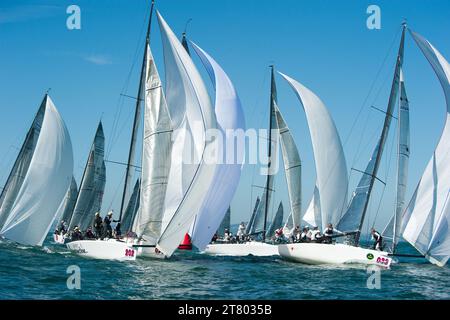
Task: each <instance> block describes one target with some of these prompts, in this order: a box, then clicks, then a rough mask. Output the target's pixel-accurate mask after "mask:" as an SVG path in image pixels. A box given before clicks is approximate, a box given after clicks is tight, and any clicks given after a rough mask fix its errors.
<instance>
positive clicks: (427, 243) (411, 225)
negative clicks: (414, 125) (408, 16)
mask: <svg viewBox="0 0 450 320" xmlns="http://www.w3.org/2000/svg"><path fill="white" fill-rule="evenodd" d="M411 35H412V37H413V38H414V40H415V41H416V43H417V45H418V46H419V48H420V49H421V51H422V53H423V54H424V55H425V57H426V58H427V60H428V62H429V63H430V65H431V66H432V68H433V70H434V72H435V73H436V75H437V77H438V79H439V82H440V83H441V86H442V89H443V91H444V95H445V101H446V105H447V113H446V122H445V126H444V129H443V131H442V135H441V138H440V140H439V143H438V145H437V147H436V149H435V151H434V153H433V157H432V158H431V160H430V162H429V163H428V165H427V167H426V169H425V172H424V173H423V175H422V177H421V179H420V182H419V184H418V186H417V188H416V190H415V192H414V195H413V197H412V199H411V202H410V203H409V205H408V207H407V208H406V210H405V213H404V216H403V221H404V231H403V237H404V238H405V239H406V240H407V241H408V242H409V243H411V244H412V245H413V246H414V247H415V248H416V249H417V250H418V251H419V252H420V253H422V254H423V255H425V257H426V258H427V259H428V260H429V261H430V262H432V263H434V264H436V265H439V266H444V265H445V264H446V263H447V261H448V259H449V257H450V232H449V227H448V226H449V225H450V204H449V192H450V191H449V190H450V152H449V150H450V65H449V63H448V62H447V60H446V59H445V58H444V57H443V56H442V55H441V53H440V52H439V51H437V50H436V48H434V47H433V46H432V45H431V43H430V42H428V41H427V40H426V39H425V38H423V37H422V36H420V35H419V34H417V33H414V32H411Z"/></svg>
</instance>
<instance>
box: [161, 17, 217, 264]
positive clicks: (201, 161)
mask: <svg viewBox="0 0 450 320" xmlns="http://www.w3.org/2000/svg"><path fill="white" fill-rule="evenodd" d="M157 15H158V21H159V25H160V28H161V35H162V39H163V43H164V57H165V62H166V70H168V68H169V67H170V68H173V71H176V72H175V73H177V76H178V81H179V82H177V84H178V86H181V90H178V91H180V92H182V94H181V95H178V96H177V95H175V96H171V95H169V83H168V84H167V88H166V92H167V103H168V105H169V107H171V106H172V104H174V103H175V104H176V103H182V104H183V105H184V106H185V119H186V120H187V122H188V123H187V124H188V125H189V126H188V127H189V128H190V129H191V131H190V134H191V143H192V146H191V147H192V148H189V147H190V146H189V144H186V143H185V148H189V150H188V151H190V152H189V154H188V155H189V156H190V158H194V159H193V160H194V163H193V164H191V165H189V169H188V170H187V173H186V174H185V172H183V176H182V179H183V185H184V186H183V188H184V187H186V189H185V192H184V195H183V198H182V199H181V202H180V204H179V206H178V207H177V208H176V210H175V212H165V213H164V215H163V221H162V227H163V232H162V234H161V237H160V238H159V239H158V243H157V248H158V250H160V251H162V252H163V253H164V254H165V255H166V256H168V257H170V256H171V255H172V253H173V252H174V251H175V250H176V248H177V247H178V245H179V244H180V242H181V241H182V239H183V237H184V235H185V234H186V232H188V230H189V227H190V225H191V224H192V222H193V220H194V217H195V215H196V214H197V213H198V212H199V211H200V207H201V206H202V203H203V200H204V198H205V195H206V194H207V192H208V190H209V188H210V186H211V182H212V180H213V177H214V173H215V170H216V166H217V163H212V164H208V163H206V162H205V159H206V157H210V158H211V155H213V154H214V152H215V151H216V150H217V146H216V145H215V143H216V142H215V141H210V140H209V139H207V137H206V134H207V133H208V130H211V129H217V124H216V118H215V114H214V110H213V108H212V105H211V101H210V99H209V95H208V91H207V90H206V86H205V84H204V83H203V80H202V78H201V76H200V73H199V72H198V70H197V69H196V67H195V65H194V63H193V61H192V60H191V58H190V56H189V55H188V53H187V52H186V50H185V49H184V48H183V46H182V44H181V43H180V41H179V40H178V39H177V37H176V35H175V34H174V33H173V31H172V30H171V29H170V28H169V26H168V25H167V23H166V22H165V21H164V19H163V18H162V16H161V15H160V14H159V12H157ZM174 85H175V83H172V84H171V90H176V88H174V87H173V86H174ZM170 94H172V93H170ZM169 97H170V100H169ZM169 110H170V115H171V117H172V121H174V114H173V113H172V110H171V109H169ZM179 111H180V110H179ZM176 118H177V117H176V116H175V120H176ZM192 153H194V157H192ZM183 155H184V156H185V155H186V153H184V154H183V153H177V152H176V150H175V149H173V150H172V164H173V163H174V161H173V158H174V157H178V158H179V157H180V156H183ZM183 160H186V158H184V159H183ZM195 160H198V161H195ZM175 162H176V161H175ZM178 162H179V159H178ZM172 167H173V165H172ZM171 170H172V168H171ZM183 171H184V168H183ZM186 182H188V183H187V184H185V183H186ZM170 184H171V180H170V176H169V186H168V190H167V192H169V187H170ZM183 191H184V190H183Z"/></svg>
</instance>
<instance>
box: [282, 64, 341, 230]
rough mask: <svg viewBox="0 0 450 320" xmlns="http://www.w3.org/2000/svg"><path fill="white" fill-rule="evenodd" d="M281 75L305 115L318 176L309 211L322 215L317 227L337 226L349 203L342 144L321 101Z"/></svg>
mask: <svg viewBox="0 0 450 320" xmlns="http://www.w3.org/2000/svg"><path fill="white" fill-rule="evenodd" d="M279 73H280V75H281V76H282V77H283V78H284V79H285V80H286V81H287V82H288V83H289V84H290V85H291V87H292V89H293V90H294V92H295V93H296V95H297V97H298V99H299V100H300V102H301V104H302V106H303V109H304V111H305V114H306V118H307V121H308V126H309V131H310V135H311V140H312V145H313V152H314V160H315V164H316V174H317V181H316V189H315V192H314V196H313V199H312V201H311V204H310V206H309V207H310V208H313V209H314V211H316V212H320V221H317V219H315V220H314V223H315V224H316V223H317V224H316V225H318V226H319V227H321V228H322V229H324V228H325V226H326V224H327V223H333V224H334V225H336V224H337V222H338V221H339V218H340V215H341V212H342V210H343V208H344V206H345V203H346V201H347V188H348V176H347V165H346V163H345V157H344V152H343V149H342V144H341V140H340V138H339V134H338V131H337V129H336V126H335V124H334V122H333V120H332V118H331V116H330V114H329V112H328V110H327V108H326V106H325V105H324V104H323V102H322V101H321V100H320V99H319V97H317V96H316V95H315V94H314V93H313V92H312V91H310V90H309V89H308V88H306V87H304V86H303V85H302V84H301V83H299V82H298V81H296V80H294V79H292V78H290V77H288V76H287V75H285V74H283V73H281V72H279ZM314 211H313V212H314ZM317 218H318V217H317Z"/></svg>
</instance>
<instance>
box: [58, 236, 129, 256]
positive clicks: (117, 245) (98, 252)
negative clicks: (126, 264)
mask: <svg viewBox="0 0 450 320" xmlns="http://www.w3.org/2000/svg"><path fill="white" fill-rule="evenodd" d="M67 248H69V249H70V250H71V251H74V252H75V253H77V254H79V255H81V256H84V257H88V258H94V259H104V260H120V261H133V260H136V256H137V249H136V248H133V244H132V243H129V242H128V243H127V242H122V241H117V240H115V239H108V240H80V241H73V242H69V243H68V244H67Z"/></svg>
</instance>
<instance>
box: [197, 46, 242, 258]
mask: <svg viewBox="0 0 450 320" xmlns="http://www.w3.org/2000/svg"><path fill="white" fill-rule="evenodd" d="M191 43H192V42H191ZM192 46H193V48H194V50H195V52H196V53H197V55H198V56H199V57H200V59H201V61H202V62H203V65H204V66H205V68H206V70H207V71H208V74H209V76H210V77H211V80H212V82H213V84H214V87H215V91H216V100H215V114H216V118H217V126H218V129H219V132H220V133H221V135H222V138H223V139H222V140H223V141H221V142H220V144H219V148H221V150H218V159H217V160H218V161H219V164H218V165H217V167H216V172H215V173H214V178H213V182H212V184H211V187H210V188H209V190H208V194H207V195H206V197H205V199H204V200H203V205H202V207H201V209H200V211H199V212H198V214H197V217H196V219H195V223H194V228H193V232H192V234H191V237H192V243H193V244H194V245H195V246H196V247H197V248H198V249H199V250H201V251H203V250H204V249H205V248H206V246H207V245H208V244H209V242H210V241H211V238H212V236H213V235H214V233H215V232H216V230H217V228H218V227H219V225H220V222H221V221H222V220H223V217H224V216H225V213H226V212H227V209H228V208H229V206H230V203H231V200H232V199H233V196H234V193H235V191H236V188H237V186H238V184H239V179H240V177H241V168H242V163H243V161H244V148H245V141H244V135H241V138H239V136H237V138H236V135H235V134H236V133H244V131H245V118H244V112H243V110H242V107H241V102H240V100H239V97H238V95H237V92H236V90H235V88H234V86H233V83H232V82H231V80H230V79H229V77H228V76H227V74H226V73H225V72H224V70H223V69H222V67H220V65H219V64H218V63H217V62H216V61H215V60H214V59H213V58H212V57H211V56H209V55H208V54H207V53H206V52H205V51H204V50H202V49H201V48H200V47H198V46H197V45H196V44H194V43H192ZM235 141H237V144H236V145H235Z"/></svg>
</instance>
